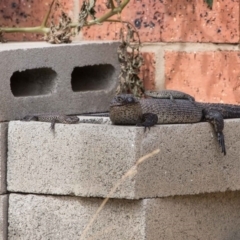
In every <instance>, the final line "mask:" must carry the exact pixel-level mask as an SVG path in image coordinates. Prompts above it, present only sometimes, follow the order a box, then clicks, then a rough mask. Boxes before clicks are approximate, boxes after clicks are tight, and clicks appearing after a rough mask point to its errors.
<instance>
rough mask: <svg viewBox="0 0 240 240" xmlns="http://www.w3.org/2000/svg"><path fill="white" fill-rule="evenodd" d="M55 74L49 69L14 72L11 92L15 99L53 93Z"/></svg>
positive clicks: (11, 80)
mask: <svg viewBox="0 0 240 240" xmlns="http://www.w3.org/2000/svg"><path fill="white" fill-rule="evenodd" d="M56 76H57V73H56V72H55V71H54V70H52V69H51V68H35V69H27V70H25V71H17V72H14V73H13V75H12V76H11V79H10V82H11V90H12V93H13V95H14V96H15V97H23V96H38V95H47V94H51V93H52V92H54V91H55V88H56Z"/></svg>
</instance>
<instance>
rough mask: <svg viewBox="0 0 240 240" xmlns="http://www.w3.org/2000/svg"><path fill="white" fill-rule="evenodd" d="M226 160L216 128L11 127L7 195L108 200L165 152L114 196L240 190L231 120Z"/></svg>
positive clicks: (239, 131)
mask: <svg viewBox="0 0 240 240" xmlns="http://www.w3.org/2000/svg"><path fill="white" fill-rule="evenodd" d="M224 134H225V142H226V149H227V155H226V156H224V155H223V154H222V153H221V150H220V147H219V145H218V142H217V139H216V136H215V134H214V131H213V128H212V127H211V125H210V124H209V123H197V124H175V125H158V126H155V127H153V128H151V130H150V131H146V132H144V129H143V128H142V127H135V126H114V125H109V124H81V123H79V124H74V125H64V124H57V125H56V129H55V134H53V133H52V132H51V131H50V123H41V122H20V121H13V122H10V123H9V135H8V163H7V190H8V191H13V192H26V193H40V194H60V195H77V196H95V197H96V196H98V197H106V196H107V194H108V193H109V191H110V190H111V188H112V187H113V186H114V185H115V184H116V182H117V181H118V180H119V179H120V178H121V177H122V176H123V175H124V174H125V173H126V172H127V171H128V170H129V169H130V168H131V167H132V166H133V165H134V164H135V163H136V161H137V160H138V159H139V157H141V156H144V155H145V154H147V153H149V152H151V151H153V150H155V149H158V148H159V149H160V153H159V154H157V155H156V156H153V157H151V158H149V159H148V160H146V161H145V162H143V163H142V164H141V165H139V166H138V167H137V174H136V175H135V177H134V178H132V179H127V180H126V181H125V182H124V183H123V184H122V186H120V187H119V188H118V190H117V191H116V192H115V193H114V194H113V195H112V196H113V197H117V198H130V199H131V198H136V199H138V198H149V197H156V196H157V197H163V196H171V195H186V194H199V193H204V192H219V191H220V192H224V191H226V190H232V191H234V190H239V189H240V178H239V171H240V170H239V169H240V141H239V140H238V139H240V120H239V119H232V120H226V121H225V129H224Z"/></svg>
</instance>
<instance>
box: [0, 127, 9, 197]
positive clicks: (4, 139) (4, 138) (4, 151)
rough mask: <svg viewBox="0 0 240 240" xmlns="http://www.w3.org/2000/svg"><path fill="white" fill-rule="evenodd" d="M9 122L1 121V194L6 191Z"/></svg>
mask: <svg viewBox="0 0 240 240" xmlns="http://www.w3.org/2000/svg"><path fill="white" fill-rule="evenodd" d="M7 128H8V124H7V123H0V194H3V193H5V192H6V162H7Z"/></svg>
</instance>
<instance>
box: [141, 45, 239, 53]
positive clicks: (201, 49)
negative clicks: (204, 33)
mask: <svg viewBox="0 0 240 240" xmlns="http://www.w3.org/2000/svg"><path fill="white" fill-rule="evenodd" d="M159 48H161V49H163V50H164V51H166V50H167V51H169V50H170V51H181V52H182V51H184V52H194V51H196V52H205V51H219V50H222V51H240V45H239V44H214V43H152V44H151V43H144V44H143V51H145V52H146V51H152V52H154V51H155V49H159Z"/></svg>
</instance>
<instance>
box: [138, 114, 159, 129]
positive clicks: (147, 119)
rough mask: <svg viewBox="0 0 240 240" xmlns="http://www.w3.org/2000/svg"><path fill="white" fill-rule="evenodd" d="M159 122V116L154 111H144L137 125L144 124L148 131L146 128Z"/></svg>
mask: <svg viewBox="0 0 240 240" xmlns="http://www.w3.org/2000/svg"><path fill="white" fill-rule="evenodd" d="M157 122H158V116H157V115H156V114H154V113H144V114H143V115H142V118H141V119H140V121H139V122H138V123H137V126H143V127H144V132H146V129H147V128H148V129H149V130H150V128H151V127H152V126H154V125H155V124H157Z"/></svg>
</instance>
